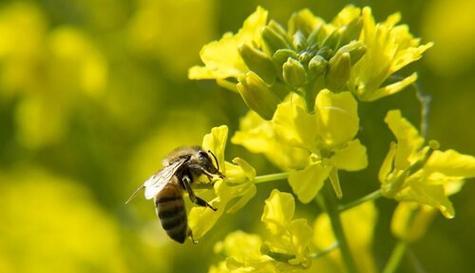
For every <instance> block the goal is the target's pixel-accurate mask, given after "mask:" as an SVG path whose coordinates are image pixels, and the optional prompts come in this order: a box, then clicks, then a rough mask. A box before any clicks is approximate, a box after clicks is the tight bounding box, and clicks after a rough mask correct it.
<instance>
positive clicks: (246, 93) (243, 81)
mask: <svg viewBox="0 0 475 273" xmlns="http://www.w3.org/2000/svg"><path fill="white" fill-rule="evenodd" d="M236 87H237V89H238V91H239V93H240V94H241V96H242V98H243V100H244V102H245V103H246V104H247V106H248V107H249V108H250V109H251V110H253V111H255V112H256V113H257V114H259V115H260V116H261V117H262V118H264V119H266V120H270V119H271V118H272V116H273V115H274V111H275V109H276V108H277V105H278V104H279V102H280V100H279V98H278V97H277V96H276V95H275V94H273V93H272V91H271V89H270V88H269V86H268V85H267V84H266V83H265V82H264V81H263V80H262V79H261V78H260V77H259V76H258V75H257V74H256V73H254V72H252V71H249V72H247V73H246V75H245V76H244V77H242V78H240V79H239V83H238V84H237V85H236Z"/></svg>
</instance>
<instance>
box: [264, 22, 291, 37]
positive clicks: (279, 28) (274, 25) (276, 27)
mask: <svg viewBox="0 0 475 273" xmlns="http://www.w3.org/2000/svg"><path fill="white" fill-rule="evenodd" d="M267 26H268V27H269V28H271V29H272V30H273V31H275V32H276V33H277V34H279V35H280V36H282V37H284V39H285V37H286V36H287V31H286V30H285V28H283V27H282V25H280V24H279V23H278V22H276V21H274V20H270V22H269V24H267Z"/></svg>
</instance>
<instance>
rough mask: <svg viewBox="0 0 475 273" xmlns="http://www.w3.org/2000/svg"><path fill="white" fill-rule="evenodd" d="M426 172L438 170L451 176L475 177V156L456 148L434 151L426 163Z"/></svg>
mask: <svg viewBox="0 0 475 273" xmlns="http://www.w3.org/2000/svg"><path fill="white" fill-rule="evenodd" d="M424 171H426V172H429V173H430V172H438V173H442V174H444V175H447V176H450V177H460V178H469V177H475V157H473V156H470V155H464V154H461V153H459V152H457V151H455V150H447V151H443V152H442V151H434V152H433V153H432V154H431V155H430V157H429V159H428V160H427V162H426V164H425V165H424Z"/></svg>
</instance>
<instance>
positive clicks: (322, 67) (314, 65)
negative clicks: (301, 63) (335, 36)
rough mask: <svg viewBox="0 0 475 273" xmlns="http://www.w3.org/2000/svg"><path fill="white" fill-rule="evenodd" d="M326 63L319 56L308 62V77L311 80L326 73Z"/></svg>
mask: <svg viewBox="0 0 475 273" xmlns="http://www.w3.org/2000/svg"><path fill="white" fill-rule="evenodd" d="M327 66H328V62H327V61H326V60H325V59H324V58H323V57H322V56H320V55H316V56H314V57H313V58H312V59H311V60H310V62H308V71H309V75H310V77H312V78H316V77H318V76H320V75H323V74H325V72H326V71H327Z"/></svg>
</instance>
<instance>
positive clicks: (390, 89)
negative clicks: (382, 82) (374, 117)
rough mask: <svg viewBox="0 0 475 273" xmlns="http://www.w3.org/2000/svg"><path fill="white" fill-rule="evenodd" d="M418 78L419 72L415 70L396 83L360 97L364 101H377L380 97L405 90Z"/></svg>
mask: <svg viewBox="0 0 475 273" xmlns="http://www.w3.org/2000/svg"><path fill="white" fill-rule="evenodd" d="M416 80H417V73H415V72H414V73H412V74H411V75H410V76H408V77H406V78H404V79H402V80H400V81H397V82H395V83H392V84H388V85H386V86H383V87H381V88H379V89H377V90H375V91H374V92H372V93H367V94H362V95H361V96H360V99H361V100H363V101H375V100H378V99H380V98H383V97H386V96H390V95H393V94H396V93H397V92H399V91H401V90H403V89H404V88H406V87H407V86H409V85H411V84H413V83H415V82H416Z"/></svg>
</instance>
